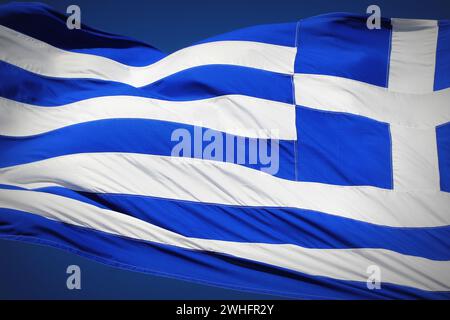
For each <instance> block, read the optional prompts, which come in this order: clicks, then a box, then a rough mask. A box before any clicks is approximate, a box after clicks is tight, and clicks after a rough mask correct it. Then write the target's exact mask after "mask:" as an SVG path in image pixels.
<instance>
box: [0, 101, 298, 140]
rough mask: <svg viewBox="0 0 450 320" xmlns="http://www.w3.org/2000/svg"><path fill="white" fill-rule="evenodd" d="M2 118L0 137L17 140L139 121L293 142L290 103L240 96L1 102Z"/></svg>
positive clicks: (291, 107)
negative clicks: (123, 120) (51, 104)
mask: <svg viewBox="0 0 450 320" xmlns="http://www.w3.org/2000/svg"><path fill="white" fill-rule="evenodd" d="M0 114H1V117H0V135H6V136H16V137H20V136H27V135H35V134H40V133H44V132H48V131H51V130H55V129H58V128H62V127H65V126H69V125H73V124H78V123H83V122H87V121H94V120H101V119H115V118H140V119H155V120H163V121H172V122H178V123H186V124H190V125H196V126H204V127H207V128H210V129H214V130H219V131H222V132H226V133H229V134H234V135H238V136H245V137H251V138H276V139H284V140H296V138H297V136H296V127H295V108H294V107H293V106H292V105H290V104H286V103H281V102H276V101H271V100H265V99H259V98H253V97H248V96H241V95H226V96H220V97H214V98H210V99H204V100H195V101H165V100H156V99H148V98H142V97H134V96H106V97H98V98H93V99H88V100H83V101H79V102H75V103H71V104H67V105H64V106H59V107H39V106H33V105H28V104H25V103H19V102H16V101H13V100H8V99H5V98H0ZM274 134H276V136H274Z"/></svg>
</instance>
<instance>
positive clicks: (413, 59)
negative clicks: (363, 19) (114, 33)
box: [388, 19, 438, 94]
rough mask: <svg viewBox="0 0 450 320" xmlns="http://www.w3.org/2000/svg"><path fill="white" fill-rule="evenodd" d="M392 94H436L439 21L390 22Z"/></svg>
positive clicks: (411, 20) (407, 20)
mask: <svg viewBox="0 0 450 320" xmlns="http://www.w3.org/2000/svg"><path fill="white" fill-rule="evenodd" d="M391 23H392V43H391V59H390V66H389V82H388V84H389V91H395V92H404V93H413V94H423V93H429V92H433V86H434V69H435V64H436V45H437V34H438V25H437V21H436V20H413V19H391Z"/></svg>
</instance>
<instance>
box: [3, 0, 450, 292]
mask: <svg viewBox="0 0 450 320" xmlns="http://www.w3.org/2000/svg"><path fill="white" fill-rule="evenodd" d="M366 19H367V17H366V16H357V15H353V14H345V13H336V14H326V15H321V16H316V17H312V18H307V19H304V20H301V21H298V22H293V23H284V24H273V25H263V26H256V27H250V28H246V29H242V30H238V31H235V32H230V33H227V34H223V35H219V36H216V37H213V38H210V39H207V40H204V41H202V42H200V43H196V44H194V45H192V46H189V47H187V48H184V49H181V50H179V51H176V52H174V53H172V54H169V55H167V54H164V53H162V52H160V51H158V50H157V49H155V48H153V47H151V46H149V45H147V44H144V43H141V42H138V41H135V40H132V39H129V38H126V37H122V36H117V35H112V34H108V33H104V32H100V31H97V30H94V29H91V28H89V27H87V26H84V25H82V26H81V29H73V30H71V29H69V28H67V26H66V20H67V17H66V16H64V15H62V14H60V13H57V12H55V11H53V9H51V8H49V7H47V6H44V5H40V4H24V3H14V4H7V5H3V6H1V7H0V79H1V81H0V238H4V239H14V240H19V241H27V242H32V243H40V244H46V245H49V246H53V247H57V248H62V249H65V250H69V251H71V252H76V253H78V254H81V255H83V256H87V257H90V258H93V259H96V260H97V261H101V262H104V263H107V264H111V265H114V266H120V267H122V268H128V269H131V270H136V271H141V272H146V273H151V274H156V275H162V276H168V277H174V278H178V279H186V280H190V281H195V282H201V283H206V284H211V285H217V286H221V287H227V288H233V289H239V290H247V291H253V292H259V293H268V294H274V295H281V296H286V297H292V298H305V299H379V298H380V299H416V298H427V299H449V298H450V21H434V20H409V19H385V18H382V19H381V22H380V28H378V29H370V28H368V27H367V25H366Z"/></svg>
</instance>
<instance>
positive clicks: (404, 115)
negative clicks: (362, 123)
mask: <svg viewBox="0 0 450 320" xmlns="http://www.w3.org/2000/svg"><path fill="white" fill-rule="evenodd" d="M294 81H295V88H296V97H295V99H296V104H297V105H302V106H305V107H310V108H314V109H318V110H324V111H335V112H347V113H352V114H357V115H361V116H364V117H368V118H372V119H374V120H378V121H383V122H387V123H392V124H397V125H402V126H411V127H427V128H429V127H435V126H437V125H439V124H442V123H446V122H448V121H450V107H449V101H450V89H445V90H440V91H436V92H433V93H429V94H422V95H415V94H406V93H397V92H390V91H388V90H387V89H386V88H381V87H378V86H374V85H370V84H368V83H364V82H360V81H356V80H351V79H346V78H339V77H333V76H324V75H312V74H296V75H295V77H294Z"/></svg>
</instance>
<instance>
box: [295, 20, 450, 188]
mask: <svg viewBox="0 0 450 320" xmlns="http://www.w3.org/2000/svg"><path fill="white" fill-rule="evenodd" d="M392 27H393V30H392V43H391V56H390V68H389V82H388V88H387V89H386V88H381V87H377V86H374V85H370V84H366V83H363V82H359V81H355V80H350V79H345V78H339V77H333V76H322V75H309V74H296V75H295V78H294V80H295V87H296V104H298V105H304V106H307V107H311V108H315V109H320V110H327V111H337V112H347V113H352V114H358V115H362V116H366V117H369V118H372V119H375V120H379V121H383V122H387V123H389V125H390V134H391V141H392V165H393V185H394V189H395V190H398V191H414V190H422V191H432V192H436V191H439V190H440V184H439V169H438V153H437V144H436V127H437V126H439V125H440V124H443V123H446V122H449V121H450V90H449V89H445V90H440V91H436V92H433V85H434V71H435V61H436V44H437V34H438V26H437V21H434V20H433V21H432V20H407V19H392ZM368 32H370V31H369V30H368ZM300 46H301V44H300Z"/></svg>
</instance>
